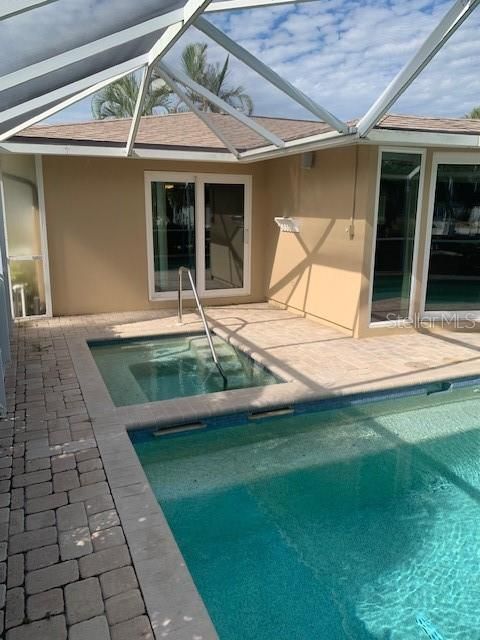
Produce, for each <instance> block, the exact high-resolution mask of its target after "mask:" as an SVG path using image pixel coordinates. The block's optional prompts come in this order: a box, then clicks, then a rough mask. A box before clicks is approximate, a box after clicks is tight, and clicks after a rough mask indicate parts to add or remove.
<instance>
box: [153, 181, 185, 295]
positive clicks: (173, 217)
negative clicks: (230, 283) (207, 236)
mask: <svg viewBox="0 0 480 640" xmlns="http://www.w3.org/2000/svg"><path fill="white" fill-rule="evenodd" d="M151 191H152V194H151V195H152V235H153V263H154V290H155V292H165V291H176V290H177V287H178V268H179V267H188V268H189V269H191V271H192V275H193V278H194V280H195V183H194V182H193V181H190V182H173V181H172V182H152V183H151ZM184 278H185V279H184V282H183V286H184V288H185V289H189V288H190V282H189V281H188V278H187V276H186V275H185V276H184Z"/></svg>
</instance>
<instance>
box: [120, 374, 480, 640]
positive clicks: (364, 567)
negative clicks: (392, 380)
mask: <svg viewBox="0 0 480 640" xmlns="http://www.w3.org/2000/svg"><path fill="white" fill-rule="evenodd" d="M448 386H449V385H438V386H434V387H431V388H430V391H429V394H428V395H427V394H426V393H423V394H422V395H414V396H410V397H403V398H399V399H391V400H390V399H387V400H383V401H380V402H367V403H359V404H356V403H355V404H350V405H349V404H348V402H347V401H343V402H342V403H341V404H342V405H343V406H336V407H334V408H327V409H324V410H311V408H309V407H308V406H304V407H299V408H298V410H297V412H296V413H295V414H293V415H285V416H282V417H276V418H268V419H264V420H255V421H249V420H248V418H247V417H246V416H233V417H232V416H231V417H229V418H228V419H214V420H212V421H210V422H209V423H208V425H207V427H206V428H205V429H204V430H201V431H195V432H188V433H183V434H176V435H169V436H163V437H155V436H154V435H153V433H152V432H150V431H149V432H147V431H142V432H131V438H132V441H133V443H134V446H135V449H136V452H137V454H138V456H139V459H140V461H141V464H142V466H143V468H144V470H145V472H146V474H147V477H148V479H149V481H150V483H151V486H152V488H153V491H154V493H155V495H156V497H157V499H158V501H159V503H160V505H161V507H162V510H163V511H164V513H165V515H166V517H167V520H168V522H169V525H170V527H171V529H172V531H173V534H174V536H175V538H176V541H177V543H178V545H179V547H180V549H181V551H182V554H183V556H184V558H185V560H186V563H187V566H188V568H189V570H190V572H191V574H192V577H193V579H194V581H195V583H196V586H197V589H198V590H199V592H200V594H201V596H202V598H203V600H204V602H205V604H206V606H207V609H208V611H209V613H210V616H211V618H212V620H213V622H214V624H215V627H216V629H217V632H218V634H219V637H220V639H221V640H237V639H238V638H242V639H252V640H253V639H255V640H273V639H275V640H283V639H285V640H286V639H287V638H288V639H289V640H291V639H292V638H293V639H295V640H313V639H319V640H336V639H339V640H340V639H343V638H349V639H355V640H367V639H368V640H373V639H375V640H412V639H417V638H418V639H419V640H421V639H422V638H424V639H427V638H428V637H430V638H444V640H461V639H462V640H464V639H467V638H468V639H469V640H470V639H472V640H473V639H474V638H480V631H479V629H480V614H479V609H478V602H479V601H480V579H479V578H480V465H479V454H480V411H479V409H480V394H479V393H478V391H479V387H478V386H473V387H472V386H469V387H465V388H459V389H455V390H451V391H448V392H445V393H433V391H440V390H442V389H447V388H448ZM337 404H338V402H337ZM327 406H328V405H327ZM227 426H228V428H226V427H227ZM434 632H436V633H438V636H435V635H434Z"/></svg>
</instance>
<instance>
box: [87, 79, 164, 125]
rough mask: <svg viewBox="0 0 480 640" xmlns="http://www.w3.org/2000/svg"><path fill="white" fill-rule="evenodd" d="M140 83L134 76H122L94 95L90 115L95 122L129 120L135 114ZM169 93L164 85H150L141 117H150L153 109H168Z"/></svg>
mask: <svg viewBox="0 0 480 640" xmlns="http://www.w3.org/2000/svg"><path fill="white" fill-rule="evenodd" d="M139 88H140V83H139V81H138V80H137V77H136V76H135V74H131V75H128V76H124V77H123V78H120V80H116V81H115V82H112V84H109V85H107V86H106V87H104V88H103V89H101V90H100V91H99V92H98V93H96V94H95V95H94V96H93V98H92V104H91V108H92V114H93V117H94V118H95V119H97V120H103V119H105V118H130V117H132V116H133V114H134V112H135V104H136V102H137V96H138V91H139ZM171 93H172V92H171V91H170V89H169V88H168V87H167V86H166V85H165V84H163V85H162V84H158V82H156V83H155V86H152V85H150V87H149V89H148V91H147V94H146V96H145V102H144V104H143V112H142V115H144V116H150V115H152V114H153V113H154V110H155V109H158V108H161V109H164V110H165V111H168V109H169V103H170V98H171Z"/></svg>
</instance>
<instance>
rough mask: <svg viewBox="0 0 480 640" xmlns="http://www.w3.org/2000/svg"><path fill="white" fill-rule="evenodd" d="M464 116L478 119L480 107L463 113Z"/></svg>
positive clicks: (479, 118) (479, 117)
mask: <svg viewBox="0 0 480 640" xmlns="http://www.w3.org/2000/svg"><path fill="white" fill-rule="evenodd" d="M464 118H471V119H472V120H480V107H475V108H474V109H472V110H471V111H470V113H467V114H465V116H464Z"/></svg>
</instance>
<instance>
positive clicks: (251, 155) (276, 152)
mask: <svg viewBox="0 0 480 640" xmlns="http://www.w3.org/2000/svg"><path fill="white" fill-rule="evenodd" d="M358 144H361V145H391V146H405V147H409V146H411V147H419V146H422V147H450V148H454V149H479V150H480V134H478V135H476V134H462V133H447V132H436V131H418V130H415V131H412V130H401V129H386V128H385V129H383V128H377V129H373V130H372V131H370V133H369V134H368V136H367V137H366V138H362V137H360V136H359V135H358V133H357V132H355V131H352V132H351V133H348V134H340V133H338V132H336V131H330V132H327V133H322V134H318V135H314V136H309V137H306V138H301V139H298V140H292V141H289V142H286V143H285V145H284V147H283V148H282V149H278V148H276V147H275V146H274V145H267V146H265V147H259V148H256V149H249V150H248V151H243V152H242V153H240V154H237V155H235V154H233V153H230V152H229V151H228V150H221V149H210V148H198V147H184V148H182V147H173V146H170V147H168V146H165V145H164V146H160V145H159V146H156V145H137V146H136V147H135V153H134V155H133V156H132V157H133V158H138V159H140V160H145V159H148V160H175V161H185V162H195V161H196V162H227V163H242V164H249V163H252V162H262V161H265V160H271V159H274V158H279V157H285V156H291V155H298V154H301V153H308V152H311V151H319V150H322V149H331V148H335V147H342V146H349V145H358ZM0 151H3V152H6V153H18V154H34V155H55V156H82V157H85V156H92V157H102V158H125V151H124V146H123V144H120V143H117V144H108V143H97V144H95V143H93V144H91V143H88V142H85V141H82V142H78V141H77V142H76V141H67V142H65V141H57V142H52V141H51V140H43V141H41V142H39V141H38V140H36V139H34V138H32V141H29V140H26V139H25V138H24V139H21V140H18V139H17V140H16V139H13V140H11V141H6V142H2V143H0Z"/></svg>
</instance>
